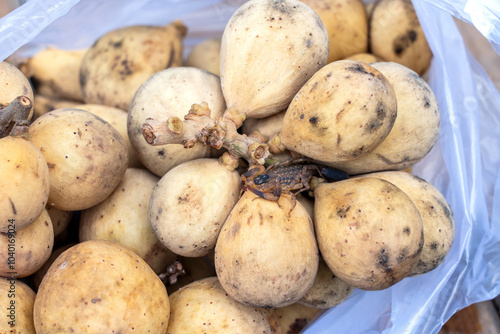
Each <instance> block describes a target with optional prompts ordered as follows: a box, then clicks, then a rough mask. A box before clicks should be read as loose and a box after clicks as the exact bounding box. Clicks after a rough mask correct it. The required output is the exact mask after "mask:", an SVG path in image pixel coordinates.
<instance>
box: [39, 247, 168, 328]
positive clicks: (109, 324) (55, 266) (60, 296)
mask: <svg viewBox="0 0 500 334" xmlns="http://www.w3.org/2000/svg"><path fill="white" fill-rule="evenodd" d="M169 314H170V304H169V300H168V296H167V291H166V289H165V286H164V285H163V283H162V282H161V280H160V279H159V278H158V276H157V275H156V274H155V273H154V271H153V270H152V269H151V268H150V267H149V266H148V264H147V263H146V262H144V261H143V260H142V259H141V258H140V257H139V256H138V255H137V254H135V253H134V252H132V251H131V250H129V249H128V248H126V247H124V246H120V245H118V244H116V243H114V242H110V241H103V240H91V241H86V242H82V243H79V244H77V245H75V246H73V247H71V248H69V249H68V250H66V251H65V252H63V253H62V254H61V255H59V256H58V257H57V259H56V260H55V261H54V263H52V265H51V266H50V268H49V270H48V271H47V273H46V274H45V276H44V278H43V280H42V283H41V284H40V287H39V289H38V293H37V295H36V298H35V304H34V312H33V318H34V323H35V329H36V332H37V333H39V334H45V333H55V332H58V333H71V332H75V333H112V332H115V333H122V334H125V333H165V332H166V328H167V326H168V321H169Z"/></svg>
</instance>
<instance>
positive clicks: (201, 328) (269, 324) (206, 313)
mask: <svg viewBox="0 0 500 334" xmlns="http://www.w3.org/2000/svg"><path fill="white" fill-rule="evenodd" d="M170 306H171V314H170V321H169V324H168V330H167V334H184V333H213V334H222V333H234V334H246V333H263V334H272V333H281V332H282V331H281V326H280V323H279V321H278V316H277V314H276V312H275V311H274V310H272V309H268V310H266V309H262V308H255V307H251V306H247V305H243V304H241V303H239V302H237V301H236V300H234V299H233V298H231V297H230V296H228V294H227V293H226V291H224V289H223V288H222V286H221V284H220V283H219V281H218V280H217V277H208V278H204V279H201V280H198V281H195V282H193V283H191V284H189V285H186V286H185V287H183V288H181V289H180V290H178V291H176V292H174V293H173V294H172V295H171V296H170Z"/></svg>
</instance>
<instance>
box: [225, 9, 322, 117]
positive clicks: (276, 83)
mask: <svg viewBox="0 0 500 334" xmlns="http://www.w3.org/2000/svg"><path fill="white" fill-rule="evenodd" d="M327 57H328V34H327V32H326V29H325V27H324V25H323V23H322V22H321V19H320V18H319V16H318V15H317V14H316V13H315V12H314V11H313V10H312V9H311V8H310V7H309V6H307V5H305V4H304V3H302V2H300V1H298V0H283V1H268V0H252V1H248V2H246V3H244V4H243V5H242V6H241V7H240V8H239V9H238V10H237V11H236V12H235V13H234V14H233V16H232V17H231V18H230V19H229V22H228V23H227V25H226V28H225V29H224V33H223V35H222V43H221V52H220V59H221V67H220V71H221V75H220V77H221V84H222V90H223V91H224V97H225V99H226V103H227V106H228V108H235V109H236V110H237V111H239V112H240V113H244V114H246V116H247V118H263V117H267V116H270V115H273V114H275V113H278V112H280V111H282V110H284V109H286V107H287V105H288V104H289V103H290V101H291V99H292V98H293V96H294V95H295V94H296V93H297V92H298V90H299V89H300V87H302V85H304V83H305V82H306V81H307V80H308V79H309V78H310V77H311V76H312V75H313V74H314V73H315V72H316V71H317V70H319V69H320V68H321V67H323V66H324V65H325V64H326V61H327Z"/></svg>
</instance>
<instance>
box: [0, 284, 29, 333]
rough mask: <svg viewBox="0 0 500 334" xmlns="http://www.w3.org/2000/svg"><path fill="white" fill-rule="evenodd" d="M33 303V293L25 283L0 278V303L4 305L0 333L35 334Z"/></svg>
mask: <svg viewBox="0 0 500 334" xmlns="http://www.w3.org/2000/svg"><path fill="white" fill-rule="evenodd" d="M14 295H15V296H14ZM34 302H35V292H33V290H32V289H31V288H30V287H29V286H28V285H27V284H26V283H23V282H22V281H18V280H15V279H12V278H9V279H7V278H0V303H1V304H2V305H4V310H3V311H4V319H3V320H2V321H0V333H15V334H17V333H19V334H35V327H34V325H33V303H34ZM11 324H14V325H13V326H11Z"/></svg>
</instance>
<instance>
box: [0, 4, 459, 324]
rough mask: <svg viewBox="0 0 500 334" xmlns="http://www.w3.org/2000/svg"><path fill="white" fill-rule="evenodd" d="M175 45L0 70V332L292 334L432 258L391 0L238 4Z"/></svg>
mask: <svg viewBox="0 0 500 334" xmlns="http://www.w3.org/2000/svg"><path fill="white" fill-rule="evenodd" d="M187 28H188V27H186V26H184V24H183V23H182V22H180V21H175V22H172V23H170V24H169V25H168V26H164V27H157V26H131V27H126V28H122V29H117V30H114V31H110V32H108V33H106V34H104V35H102V36H101V37H100V38H99V39H98V40H97V41H96V42H95V43H94V44H93V45H92V46H91V47H89V48H88V49H85V50H76V51H74V50H73V51H67V50H59V49H54V48H52V49H47V50H43V51H41V52H39V53H37V54H35V55H34V56H33V57H32V58H30V59H28V60H26V61H25V62H23V63H18V64H15V66H14V65H12V64H10V63H9V62H6V61H4V62H3V63H1V64H0V78H1V86H0V90H1V93H2V94H0V97H1V99H2V100H1V101H0V104H1V106H2V107H1V109H0V135H1V137H2V138H1V139H0V208H1V210H0V218H1V219H0V229H1V232H3V233H2V234H1V235H0V247H1V249H2V250H1V251H0V257H1V258H2V261H1V262H0V275H1V276H3V277H5V279H3V280H1V281H0V283H1V286H0V289H1V290H2V291H3V292H2V293H1V295H0V300H1V302H2V305H3V306H2V307H4V306H5V307H9V306H11V305H14V306H15V307H14V311H12V310H13V309H12V307H11V308H10V309H8V310H10V318H9V317H7V321H6V320H5V317H4V319H3V320H2V322H1V323H0V328H1V330H2V331H3V330H12V329H15V330H17V332H22V333H34V332H35V331H36V333H73V332H75V333H129V332H135V333H222V332H224V333H279V332H282V333H292V332H298V331H299V330H300V329H301V328H302V327H303V326H304V325H305V324H306V323H307V322H308V321H310V320H311V319H312V318H313V317H314V316H315V315H316V314H318V312H319V311H321V310H324V309H326V308H330V307H334V306H336V305H338V304H340V303H342V302H343V301H345V300H346V299H347V298H348V297H349V295H350V294H351V292H352V291H353V289H355V288H357V289H362V290H381V289H386V288H388V287H390V286H392V285H394V284H396V283H398V282H399V281H401V280H403V279H405V278H406V277H409V276H415V275H422V274H425V273H427V272H429V271H431V270H433V269H435V268H436V267H437V266H438V265H440V264H441V263H442V262H443V261H444V259H445V257H446V254H447V253H448V251H449V250H450V247H451V244H452V242H453V237H454V221H453V214H452V211H451V209H450V207H449V205H448V203H447V202H446V200H445V199H444V197H443V195H442V194H441V193H440V192H439V191H438V190H437V189H436V188H435V187H434V186H433V185H432V184H430V183H429V182H427V181H425V180H423V179H421V178H419V177H417V176H415V175H412V174H411V167H412V166H413V165H414V164H415V163H417V162H418V161H420V160H421V159H422V158H423V157H425V156H426V154H427V153H428V152H429V151H430V150H431V148H432V147H433V145H434V144H435V142H436V140H437V138H438V135H439V126H440V115H439V110H438V106H437V102H436V98H435V96H434V94H433V92H432V90H431V89H430V87H429V86H428V84H427V83H426V82H425V81H424V80H423V79H422V77H421V76H422V75H423V74H424V73H425V71H426V70H427V68H428V66H429V63H430V60H431V57H432V54H431V52H430V50H429V47H428V45H427V43H426V40H425V36H424V35H423V32H422V29H421V28H420V25H419V22H418V19H417V17H416V15H415V12H414V10H413V8H412V6H411V2H410V1H409V0H380V1H378V2H377V3H376V5H375V6H366V7H365V6H364V5H363V3H362V2H361V1H353V0H307V1H305V0H304V1H298V0H281V1H274V0H273V1H271V0H250V1H247V2H244V3H243V4H242V6H241V7H240V8H239V9H238V10H237V11H236V12H235V13H234V14H233V16H232V17H231V18H230V20H229V22H228V23H227V25H226V28H225V30H224V32H223V35H222V36H221V38H220V39H210V40H206V41H204V42H203V43H201V44H199V45H197V46H196V47H194V48H193V49H192V50H191V52H190V54H189V57H187V59H185V60H183V41H184V38H185V36H186V34H187ZM34 291H36V294H35V292H34ZM4 292H5V293H4ZM13 295H15V297H13ZM4 310H5V309H4Z"/></svg>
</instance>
